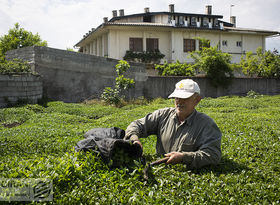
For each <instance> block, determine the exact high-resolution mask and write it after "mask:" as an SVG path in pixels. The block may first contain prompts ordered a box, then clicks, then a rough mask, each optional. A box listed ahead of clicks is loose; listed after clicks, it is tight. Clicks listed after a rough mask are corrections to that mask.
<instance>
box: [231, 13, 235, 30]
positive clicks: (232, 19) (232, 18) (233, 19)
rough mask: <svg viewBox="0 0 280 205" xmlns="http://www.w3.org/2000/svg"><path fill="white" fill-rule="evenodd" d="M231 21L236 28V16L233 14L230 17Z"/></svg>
mask: <svg viewBox="0 0 280 205" xmlns="http://www.w3.org/2000/svg"><path fill="white" fill-rule="evenodd" d="M230 23H232V24H233V27H234V28H235V27H236V16H231V17H230Z"/></svg>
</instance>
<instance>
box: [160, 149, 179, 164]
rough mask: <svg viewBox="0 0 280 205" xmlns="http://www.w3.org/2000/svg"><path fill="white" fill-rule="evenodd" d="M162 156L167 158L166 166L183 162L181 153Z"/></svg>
mask: <svg viewBox="0 0 280 205" xmlns="http://www.w3.org/2000/svg"><path fill="white" fill-rule="evenodd" d="M164 156H166V157H169V159H168V160H167V162H166V164H178V163H181V162H182V161H183V153H181V152H170V153H167V154H165V155H164Z"/></svg>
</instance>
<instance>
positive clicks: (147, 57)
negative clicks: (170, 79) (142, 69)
mask: <svg viewBox="0 0 280 205" xmlns="http://www.w3.org/2000/svg"><path fill="white" fill-rule="evenodd" d="M164 56H165V55H164V54H162V53H161V52H160V51H159V50H157V51H144V52H134V51H126V53H125V56H124V57H123V59H124V60H127V61H140V62H142V63H152V62H158V61H159V60H160V59H162V58H164Z"/></svg>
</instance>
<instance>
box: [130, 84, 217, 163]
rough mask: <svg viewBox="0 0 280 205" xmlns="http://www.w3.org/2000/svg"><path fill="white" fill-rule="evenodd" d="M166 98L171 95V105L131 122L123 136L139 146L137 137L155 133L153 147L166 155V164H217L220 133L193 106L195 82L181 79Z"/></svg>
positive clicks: (196, 93) (197, 90)
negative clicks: (155, 138)
mask: <svg viewBox="0 0 280 205" xmlns="http://www.w3.org/2000/svg"><path fill="white" fill-rule="evenodd" d="M169 98H175V108H164V109H160V110H156V111H154V112H153V113H149V114H147V115H146V116H145V117H144V118H141V119H139V120H136V121H134V122H132V123H131V124H130V125H129V126H128V127H127V129H126V136H125V138H126V139H131V140H133V141H134V143H138V144H139V145H140V146H141V147H142V144H141V142H140V141H139V138H141V137H148V136H149V135H157V143H156V151H157V153H158V154H160V155H165V156H167V157H169V159H168V161H167V162H166V163H167V164H177V163H184V164H187V165H188V167H189V168H200V167H202V166H205V165H210V164H218V163H219V161H220V159H221V135H222V134H221V132H220V130H219V128H218V126H217V125H216V123H215V122H214V121H213V120H212V119H211V118H210V117H209V116H207V115H206V114H203V113H200V112H198V111H196V110H195V106H196V105H197V104H198V103H199V102H200V100H201V96H200V88H199V86H198V84H197V83H196V82H194V81H193V80H191V79H185V80H181V81H180V82H178V83H177V84H176V86H175V90H174V92H173V93H172V94H171V95H170V96H169Z"/></svg>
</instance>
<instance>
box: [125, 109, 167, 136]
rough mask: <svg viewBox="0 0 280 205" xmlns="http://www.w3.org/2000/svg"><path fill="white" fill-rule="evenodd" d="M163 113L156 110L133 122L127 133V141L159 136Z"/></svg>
mask: <svg viewBox="0 0 280 205" xmlns="http://www.w3.org/2000/svg"><path fill="white" fill-rule="evenodd" d="M161 112H162V111H161V110H156V111H154V112H153V113H149V114H147V115H146V116H145V117H143V118H141V119H138V120H135V121H133V122H132V123H131V124H130V125H129V126H128V127H127V129H126V131H125V139H131V140H137V138H141V137H148V136H149V135H153V134H157V130H158V124H159V120H160V116H161Z"/></svg>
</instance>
